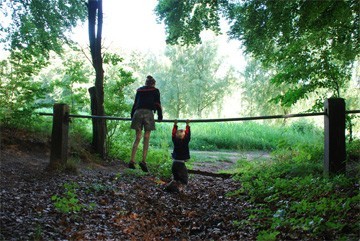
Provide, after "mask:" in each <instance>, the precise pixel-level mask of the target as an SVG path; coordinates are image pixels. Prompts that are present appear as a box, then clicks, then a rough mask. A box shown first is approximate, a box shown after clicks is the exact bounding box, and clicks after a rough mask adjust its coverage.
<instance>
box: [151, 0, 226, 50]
mask: <svg viewBox="0 0 360 241" xmlns="http://www.w3.org/2000/svg"><path fill="white" fill-rule="evenodd" d="M217 3H218V1H190V0H183V1H174V0H161V1H158V5H157V6H156V9H155V11H156V13H157V15H158V16H159V21H163V20H164V22H165V24H166V33H167V39H166V42H167V43H170V44H176V43H181V44H194V43H198V42H200V40H201V39H200V37H199V35H200V33H201V31H202V30H204V29H211V30H213V31H214V32H217V33H219V32H220V27H219V22H220V21H219V20H220V18H219V16H218V13H217V11H218V10H219V9H218V6H217Z"/></svg>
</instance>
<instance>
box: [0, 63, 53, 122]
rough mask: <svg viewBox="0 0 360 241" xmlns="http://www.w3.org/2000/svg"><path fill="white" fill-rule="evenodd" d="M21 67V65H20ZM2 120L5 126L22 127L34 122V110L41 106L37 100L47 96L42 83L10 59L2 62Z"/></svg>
mask: <svg viewBox="0 0 360 241" xmlns="http://www.w3.org/2000/svg"><path fill="white" fill-rule="evenodd" d="M18 67H19V66H18ZM0 78H1V82H0V87H1V88H0V120H1V123H2V124H3V125H5V126H12V127H18V128H22V127H24V126H29V125H28V124H27V123H28V122H32V120H33V118H34V117H35V116H34V113H33V111H34V110H35V109H36V108H39V107H41V103H38V102H37V100H38V99H40V98H43V97H44V96H45V93H46V90H45V89H44V88H42V86H41V83H40V82H37V81H34V80H33V78H32V77H31V74H29V73H27V72H26V70H25V69H23V68H21V67H19V68H17V67H14V65H13V64H12V63H11V62H10V61H9V60H3V61H1V62H0Z"/></svg>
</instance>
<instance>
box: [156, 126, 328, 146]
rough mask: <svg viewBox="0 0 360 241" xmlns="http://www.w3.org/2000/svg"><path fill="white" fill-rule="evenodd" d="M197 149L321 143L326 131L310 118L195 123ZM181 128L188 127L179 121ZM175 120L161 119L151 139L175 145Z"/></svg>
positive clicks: (192, 131)
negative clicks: (281, 122) (286, 122)
mask: <svg viewBox="0 0 360 241" xmlns="http://www.w3.org/2000/svg"><path fill="white" fill-rule="evenodd" d="M190 125H191V134H192V138H191V142H190V146H191V149H193V150H209V151H211V150H219V149H227V150H269V151H270V150H274V149H276V148H277V147H278V146H279V145H281V146H282V147H284V146H293V145H297V144H301V143H304V144H305V143H306V144H310V145H311V144H313V145H317V144H319V143H321V142H322V141H323V131H322V130H320V129H318V128H316V127H314V126H313V125H312V124H311V123H309V122H306V121H298V122H294V123H293V124H289V125H266V124H260V123H256V122H236V123H235V122H230V123H192V124H190ZM179 128H185V124H184V123H179ZM171 130H172V124H171V123H158V124H157V130H156V131H154V132H153V133H152V134H151V135H152V137H151V143H152V145H154V146H161V145H162V144H163V143H164V141H165V142H167V143H168V145H169V146H171V145H172V144H171Z"/></svg>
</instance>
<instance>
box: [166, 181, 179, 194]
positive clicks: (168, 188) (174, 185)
mask: <svg viewBox="0 0 360 241" xmlns="http://www.w3.org/2000/svg"><path fill="white" fill-rule="evenodd" d="M165 191H167V192H174V193H179V192H180V189H179V185H178V183H177V182H176V181H171V182H170V183H169V184H168V185H167V186H166V187H165Z"/></svg>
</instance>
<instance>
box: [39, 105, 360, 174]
mask: <svg viewBox="0 0 360 241" xmlns="http://www.w3.org/2000/svg"><path fill="white" fill-rule="evenodd" d="M359 113H360V110H347V111H346V104H345V100H344V99H342V98H330V99H326V100H325V101H324V111H323V112H317V113H299V114H289V115H269V116H256V117H239V118H220V119H190V121H191V122H192V123H193V122H231V121H250V120H266V119H287V118H294V117H309V116H323V117H324V174H325V175H327V176H328V175H333V174H340V173H342V174H343V173H345V171H346V143H345V130H346V118H345V116H346V115H347V114H359ZM36 114H38V115H43V116H52V117H53V125H52V135H51V155H50V165H49V166H51V167H57V166H61V165H63V164H64V163H66V161H67V152H68V151H67V150H68V133H69V123H70V120H71V118H86V119H92V120H94V119H103V120H104V119H105V120H119V121H131V118H124V117H115V116H97V115H78V114H70V108H69V106H68V105H66V104H54V108H53V113H36ZM174 121H175V119H171V120H162V121H158V120H157V122H174ZM177 121H178V122H186V121H187V120H186V119H179V120H177ZM94 133H96V130H94V121H93V137H94V136H95V135H94ZM93 143H95V142H94V140H93Z"/></svg>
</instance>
